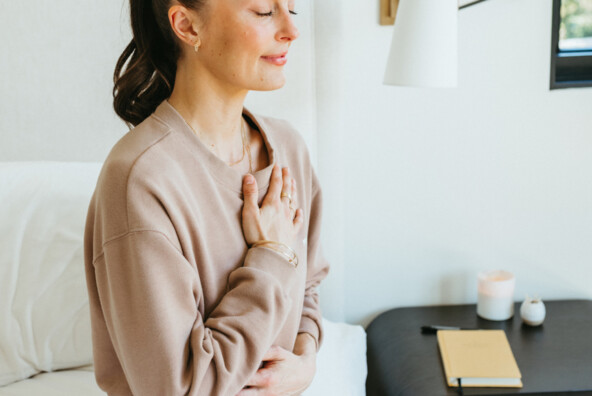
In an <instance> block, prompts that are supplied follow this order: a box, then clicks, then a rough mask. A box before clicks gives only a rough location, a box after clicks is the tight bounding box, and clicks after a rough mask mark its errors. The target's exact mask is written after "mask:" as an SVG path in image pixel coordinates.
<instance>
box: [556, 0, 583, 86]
mask: <svg viewBox="0 0 592 396" xmlns="http://www.w3.org/2000/svg"><path fill="white" fill-rule="evenodd" d="M573 87H592V0H553V33H552V37H551V89H557V88H573Z"/></svg>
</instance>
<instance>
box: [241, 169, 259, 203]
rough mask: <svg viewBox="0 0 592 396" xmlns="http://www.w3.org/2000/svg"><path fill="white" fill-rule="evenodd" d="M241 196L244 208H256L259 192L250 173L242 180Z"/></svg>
mask: <svg viewBox="0 0 592 396" xmlns="http://www.w3.org/2000/svg"><path fill="white" fill-rule="evenodd" d="M243 196H244V201H245V207H247V206H249V207H251V208H253V207H254V208H258V205H257V201H258V198H259V192H258V190H257V181H256V180H255V177H254V176H253V175H251V174H250V173H249V174H247V175H245V177H244V178H243Z"/></svg>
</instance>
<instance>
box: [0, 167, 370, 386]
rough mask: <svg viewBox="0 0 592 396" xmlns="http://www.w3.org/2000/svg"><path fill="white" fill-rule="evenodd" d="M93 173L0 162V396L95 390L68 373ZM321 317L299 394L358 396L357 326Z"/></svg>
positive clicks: (83, 306)
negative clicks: (313, 367) (309, 373)
mask: <svg viewBox="0 0 592 396" xmlns="http://www.w3.org/2000/svg"><path fill="white" fill-rule="evenodd" d="M100 167H101V165H100V164H98V163H75V162H69V163H62V162H18V163H17V162H14V163H7V162H5V163H2V162H0V219H1V221H0V236H1V238H0V352H1V353H0V396H16V395H22V396H25V395H26V396H36V395H40V396H54V395H55V396H59V395H72V396H75V395H76V396H78V395H81V396H86V395H88V396H93V395H100V394H102V392H101V391H100V390H99V389H98V387H97V386H96V384H95V380H94V373H93V372H92V367H85V368H78V369H73V368H76V367H81V366H87V365H89V364H91V363H92V349H91V335H90V316H89V311H88V298H87V294H86V284H85V278H84V266H83V256H82V254H83V247H82V239H83V227H84V221H85V217H86V211H87V208H88V203H89V201H90V197H91V194H92V191H93V190H94V186H95V183H96V179H97V176H98V173H99V170H100ZM323 321H324V329H325V338H324V342H323V345H322V348H321V350H320V352H319V355H318V356H317V375H316V377H315V379H314V381H313V384H312V385H311V387H310V388H309V389H308V390H307V391H306V392H305V393H304V395H305V396H316V395H318V396H321V395H323V396H325V395H341V396H348V395H352V396H354V395H356V396H357V395H364V394H365V391H364V383H365V380H366V334H365V332H364V330H363V328H362V327H361V326H352V325H348V324H345V323H334V322H330V321H328V320H326V319H324V320H323ZM64 369H65V370H64ZM58 370H59V371H58ZM37 373H41V374H38V375H35V374H37ZM31 376H34V377H32V378H29V379H26V378H28V377H31ZM4 384H7V386H4V387H2V385H4Z"/></svg>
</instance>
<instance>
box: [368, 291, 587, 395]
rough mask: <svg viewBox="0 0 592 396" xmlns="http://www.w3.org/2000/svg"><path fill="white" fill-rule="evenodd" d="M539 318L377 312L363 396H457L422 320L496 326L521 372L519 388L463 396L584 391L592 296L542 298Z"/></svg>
mask: <svg viewBox="0 0 592 396" xmlns="http://www.w3.org/2000/svg"><path fill="white" fill-rule="evenodd" d="M544 303H545V306H546V308H547V316H546V318H545V322H544V323H543V325H542V326H539V327H528V326H525V325H523V324H522V321H521V319H520V304H519V303H517V304H516V305H515V307H514V308H515V310H514V312H515V315H514V317H513V318H512V319H509V320H507V321H503V322H492V321H488V320H484V319H481V318H479V317H478V316H477V314H476V307H475V305H474V304H471V305H451V306H435V307H413V308H397V309H393V310H390V311H387V312H384V313H382V314H381V315H379V316H378V317H377V318H376V319H374V320H373V321H372V323H370V325H369V326H368V328H367V330H366V332H367V342H368V352H367V356H368V378H367V380H366V394H367V396H387V395H388V396H439V395H458V394H459V393H458V391H457V390H456V388H449V387H448V386H447V385H446V383H445V382H444V373H443V368H442V363H441V360H440V352H439V351H438V343H437V340H436V336H435V335H424V334H421V333H420V327H421V326H422V325H432V324H437V325H447V326H459V327H468V328H480V329H502V330H505V331H506V334H507V336H508V341H509V342H510V345H511V346H512V351H513V352H514V356H515V357H516V361H517V363H518V367H519V368H520V371H521V373H522V382H523V384H524V387H523V388H521V389H504V388H465V389H464V394H465V395H507V394H530V395H568V394H569V395H572V394H574V393H576V394H577V395H578V396H579V395H592V300H558V301H544Z"/></svg>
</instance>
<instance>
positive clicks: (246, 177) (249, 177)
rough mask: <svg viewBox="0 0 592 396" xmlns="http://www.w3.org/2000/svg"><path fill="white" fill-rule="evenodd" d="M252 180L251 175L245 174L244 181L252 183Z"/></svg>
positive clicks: (253, 179)
mask: <svg viewBox="0 0 592 396" xmlns="http://www.w3.org/2000/svg"><path fill="white" fill-rule="evenodd" d="M254 181H255V178H254V177H253V175H251V174H248V175H247V176H245V182H246V183H247V184H253V182H254Z"/></svg>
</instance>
